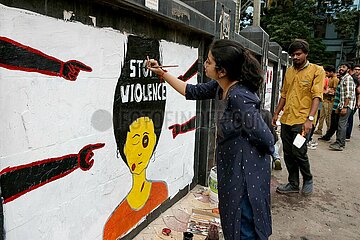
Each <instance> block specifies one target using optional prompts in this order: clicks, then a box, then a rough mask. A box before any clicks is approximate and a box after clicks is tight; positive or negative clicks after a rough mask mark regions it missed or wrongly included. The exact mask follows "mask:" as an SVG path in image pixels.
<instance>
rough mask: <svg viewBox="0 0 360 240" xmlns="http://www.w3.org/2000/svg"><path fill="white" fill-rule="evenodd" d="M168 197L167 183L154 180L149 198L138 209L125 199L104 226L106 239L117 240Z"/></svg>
mask: <svg viewBox="0 0 360 240" xmlns="http://www.w3.org/2000/svg"><path fill="white" fill-rule="evenodd" d="M167 198H168V190H167V185H166V183H164V182H152V183H151V191H150V196H149V199H148V200H147V202H146V204H145V205H144V206H143V207H142V208H141V209H140V210H138V211H136V210H134V209H132V208H131V207H130V205H129V204H128V202H127V200H126V199H125V200H124V201H123V202H121V203H120V205H119V206H118V207H117V208H116V209H115V211H114V212H113V213H112V215H111V216H110V218H109V219H108V221H107V222H106V224H105V227H104V238H103V239H104V240H116V239H119V238H120V237H122V236H124V235H125V233H127V232H128V231H129V230H130V229H132V228H133V227H134V226H136V224H137V223H138V222H139V221H140V220H141V219H142V218H143V217H145V216H147V215H148V214H149V213H150V212H152V211H153V210H154V209H155V208H156V207H158V206H159V205H160V204H161V203H163V202H164V201H165V200H166V199H167Z"/></svg>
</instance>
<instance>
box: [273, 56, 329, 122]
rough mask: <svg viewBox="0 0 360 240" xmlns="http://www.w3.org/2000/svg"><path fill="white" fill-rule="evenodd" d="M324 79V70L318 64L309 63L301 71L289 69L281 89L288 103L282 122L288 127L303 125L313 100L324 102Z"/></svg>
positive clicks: (286, 103)
mask: <svg viewBox="0 0 360 240" xmlns="http://www.w3.org/2000/svg"><path fill="white" fill-rule="evenodd" d="M324 79H325V71H324V69H323V68H322V67H320V66H318V65H316V64H312V63H309V62H307V63H306V64H305V66H304V67H303V68H301V69H295V68H294V67H289V68H288V69H287V70H286V73H285V80H284V84H283V87H282V89H281V97H282V98H285V100H286V102H285V106H284V113H283V115H282V117H281V119H280V122H281V123H283V124H287V125H294V124H303V123H304V122H305V121H306V119H307V117H308V116H309V113H310V109H311V105H312V100H313V99H314V98H316V97H318V98H320V100H322V97H323V88H324ZM315 122H316V116H315V120H314V124H315Z"/></svg>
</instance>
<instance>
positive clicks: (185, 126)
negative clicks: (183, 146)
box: [169, 116, 196, 139]
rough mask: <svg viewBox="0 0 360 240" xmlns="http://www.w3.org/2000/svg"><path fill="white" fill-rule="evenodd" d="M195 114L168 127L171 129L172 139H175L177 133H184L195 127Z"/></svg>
mask: <svg viewBox="0 0 360 240" xmlns="http://www.w3.org/2000/svg"><path fill="white" fill-rule="evenodd" d="M195 123H196V116H194V117H192V118H190V119H189V120H188V121H186V122H184V123H182V124H178V123H177V124H173V125H171V126H170V127H169V130H172V135H173V139H175V138H176V137H177V136H178V135H179V134H184V133H187V132H190V131H193V130H195V129H196V126H195Z"/></svg>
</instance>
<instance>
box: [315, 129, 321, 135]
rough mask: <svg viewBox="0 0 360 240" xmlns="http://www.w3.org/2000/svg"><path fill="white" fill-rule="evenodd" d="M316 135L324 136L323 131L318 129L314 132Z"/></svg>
mask: <svg viewBox="0 0 360 240" xmlns="http://www.w3.org/2000/svg"><path fill="white" fill-rule="evenodd" d="M314 134H317V135H322V130H320V129H318V130H316V131H315V132H314Z"/></svg>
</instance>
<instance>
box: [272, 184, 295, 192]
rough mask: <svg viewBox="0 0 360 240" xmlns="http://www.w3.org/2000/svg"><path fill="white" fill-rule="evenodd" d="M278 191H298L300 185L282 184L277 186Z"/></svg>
mask: <svg viewBox="0 0 360 240" xmlns="http://www.w3.org/2000/svg"><path fill="white" fill-rule="evenodd" d="M276 192H278V193H281V194H288V193H298V192H299V187H294V186H293V185H292V184H291V183H288V184H281V185H279V186H278V187H277V188H276Z"/></svg>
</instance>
